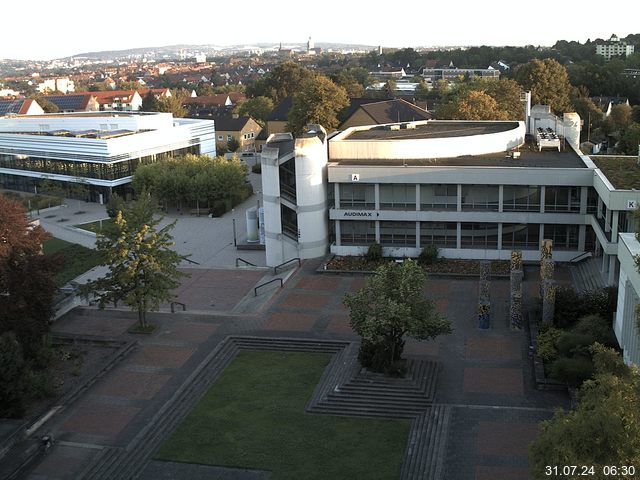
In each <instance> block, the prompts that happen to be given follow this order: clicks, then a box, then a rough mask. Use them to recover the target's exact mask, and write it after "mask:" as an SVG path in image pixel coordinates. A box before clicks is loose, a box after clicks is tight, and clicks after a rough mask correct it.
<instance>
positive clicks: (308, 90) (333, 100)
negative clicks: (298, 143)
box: [287, 75, 349, 135]
mask: <svg viewBox="0 0 640 480" xmlns="http://www.w3.org/2000/svg"><path fill="white" fill-rule="evenodd" d="M348 105H349V98H348V97H347V92H346V90H345V89H344V88H342V87H339V86H338V85H336V84H335V83H333V82H332V81H331V80H329V79H328V78H327V77H325V76H324V75H316V76H315V77H313V78H311V79H309V80H308V81H307V82H306V84H305V86H304V88H303V89H302V91H301V92H300V93H298V94H296V95H295V96H294V97H293V104H292V106H291V110H290V111H289V121H288V122H287V128H288V130H289V131H290V132H293V133H294V134H295V135H299V134H301V133H302V131H303V129H304V127H305V125H307V124H309V123H318V124H320V125H322V126H323V127H324V128H326V129H327V130H328V131H330V130H334V129H335V128H337V127H338V125H339V124H340V121H339V120H338V113H339V112H340V110H342V109H343V108H345V107H347V106H348Z"/></svg>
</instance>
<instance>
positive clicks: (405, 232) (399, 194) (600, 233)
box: [262, 106, 640, 284]
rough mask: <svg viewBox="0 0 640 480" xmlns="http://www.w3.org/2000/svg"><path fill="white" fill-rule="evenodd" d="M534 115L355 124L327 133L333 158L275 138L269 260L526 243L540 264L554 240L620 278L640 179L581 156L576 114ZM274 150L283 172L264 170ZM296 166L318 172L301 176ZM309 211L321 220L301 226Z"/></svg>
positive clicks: (564, 256)
mask: <svg viewBox="0 0 640 480" xmlns="http://www.w3.org/2000/svg"><path fill="white" fill-rule="evenodd" d="M531 111H532V113H531V116H530V117H528V118H527V121H526V122H518V121H511V122H469V121H436V120H428V121H421V122H408V123H399V124H388V125H374V126H371V125H370V126H364V127H352V128H348V129H346V130H345V131H343V132H339V133H337V134H334V135H333V136H331V137H330V138H329V139H328V140H327V143H328V155H327V152H326V151H325V150H324V149H322V148H320V147H319V146H318V148H317V150H313V149H309V148H308V146H306V143H305V144H304V145H305V147H304V149H303V144H302V143H300V144H299V142H301V141H302V140H301V139H296V140H293V139H292V138H291V137H289V138H288V140H287V141H284V140H283V139H282V137H281V136H274V137H273V138H271V139H270V141H269V142H267V144H266V145H265V148H264V149H263V154H262V168H263V177H262V180H263V192H264V194H265V196H266V197H265V222H266V224H267V225H269V229H270V230H267V233H268V234H269V233H270V234H271V240H270V241H269V240H267V262H268V265H275V264H277V263H281V262H282V261H286V260H289V259H290V258H294V257H300V258H310V256H309V255H311V252H312V251H313V254H314V255H316V256H322V255H324V254H325V253H327V252H331V253H333V254H336V255H361V254H363V253H365V252H366V251H367V250H368V248H369V246H370V245H371V244H373V243H380V244H381V245H382V246H383V248H384V254H385V255H386V256H392V257H405V256H411V257H415V256H417V255H418V254H419V253H420V251H421V249H422V248H424V247H425V246H427V245H435V246H437V247H438V248H439V250H440V253H441V255H442V256H444V257H450V258H469V259H508V258H509V257H510V252H511V251H512V250H522V251H523V257H524V260H525V261H537V260H539V248H540V245H541V242H542V240H543V239H552V240H553V244H554V259H555V260H556V261H571V260H572V259H575V258H579V257H580V256H581V255H583V254H585V252H591V254H592V255H594V256H597V257H599V258H601V260H599V261H601V264H600V265H601V272H602V274H603V276H604V277H605V278H606V279H607V281H608V283H609V284H615V283H616V279H617V274H618V264H617V261H616V258H617V257H616V256H617V252H618V234H619V233H620V232H629V231H632V229H633V216H632V212H633V210H635V208H636V205H637V204H639V203H638V202H640V185H638V186H637V187H636V186H624V185H622V186H621V185H617V186H614V184H613V183H612V182H611V181H610V179H608V178H607V176H606V175H605V173H604V172H605V171H606V170H607V168H608V167H607V165H609V164H611V165H614V164H615V162H618V159H615V158H612V159H607V158H606V157H598V165H596V163H594V161H592V160H591V159H590V158H589V157H588V156H585V155H582V154H581V153H580V152H579V150H578V148H577V147H578V142H579V133H580V118H579V117H578V116H577V115H576V114H565V115H564V117H563V118H556V117H555V116H553V114H551V113H550V111H549V109H548V108H542V107H538V106H536V107H534V108H533V109H531ZM527 125H528V126H527ZM316 130H317V129H316ZM304 140H305V142H308V141H309V140H308V139H304ZM274 142H275V143H274ZM314 142H315V141H314ZM314 144H315V143H314ZM270 147H271V148H270ZM274 148H275V149H277V153H275V152H276V150H274ZM299 150H300V153H299ZM303 151H304V152H305V153H304V155H303V154H302V152H303ZM267 152H268V154H267V155H265V153H267ZM283 152H285V153H283ZM313 152H315V153H317V155H318V157H317V158H316V159H315V160H311V157H310V156H311V155H314V154H315V153H313ZM276 158H277V159H278V175H275V174H274V175H270V174H269V173H267V174H266V175H265V173H264V172H265V169H266V170H267V171H268V170H269V169H270V168H271V169H273V168H275V167H273V166H272V165H271V164H270V163H269V162H271V163H273V162H275V161H276ZM292 159H295V162H291V160H292ZM302 159H304V160H302ZM632 160H633V163H634V164H635V160H634V159H632ZM299 162H302V163H305V162H308V163H311V164H313V165H314V168H316V169H318V170H317V171H316V173H315V175H314V176H313V177H311V176H309V175H308V174H307V173H305V174H304V175H303V174H301V172H300V170H299V167H298V165H299ZM300 165H302V164H300ZM616 165H617V164H616ZM619 168H622V167H619V166H615V167H614V168H613V170H618V169H619ZM624 168H627V167H626V166H625V167H624ZM629 168H631V167H629ZM637 168H638V169H639V170H640V167H637ZM636 188H637V190H636ZM311 191H313V192H315V193H313V195H312V196H314V197H313V201H306V202H307V203H305V204H304V205H301V204H299V197H300V193H299V192H303V194H304V195H306V194H307V192H311ZM320 192H326V196H325V197H323V198H321V197H322V195H321V194H320ZM310 195H311V194H310ZM316 197H317V198H316ZM268 202H271V203H272V205H271V207H270V208H267V203H268ZM312 211H313V212H314V213H315V214H317V215H318V218H316V219H315V221H314V222H313V223H312V224H311V225H308V224H306V225H307V226H304V225H303V224H305V222H302V221H301V218H302V216H305V215H307V214H308V213H309V212H312ZM325 229H326V230H325ZM325 234H326V235H325ZM268 238H269V235H268ZM314 242H317V243H314ZM323 242H324V243H323ZM303 243H305V244H304V245H303ZM310 243H313V244H314V248H315V246H317V247H318V249H317V250H312V249H311V248H310ZM322 245H325V248H324V250H323V247H322ZM270 249H272V250H273V251H274V252H276V253H275V254H270ZM270 262H271V263H270ZM274 262H275V263H274Z"/></svg>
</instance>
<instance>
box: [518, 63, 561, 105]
mask: <svg viewBox="0 0 640 480" xmlns="http://www.w3.org/2000/svg"><path fill="white" fill-rule="evenodd" d="M516 80H517V81H518V83H520V85H522V87H523V88H524V89H525V90H530V91H531V100H532V101H533V103H534V104H542V105H549V106H550V107H551V110H553V112H554V113H556V114H558V115H562V114H563V113H565V112H569V111H571V99H570V94H571V83H570V82H569V75H568V74H567V69H566V68H565V67H564V66H563V65H561V64H560V63H558V62H557V61H556V60H553V59H551V58H545V59H544V60H538V59H534V60H531V61H530V62H529V63H527V64H525V65H523V66H522V67H521V68H520V69H519V70H518V71H517V72H516Z"/></svg>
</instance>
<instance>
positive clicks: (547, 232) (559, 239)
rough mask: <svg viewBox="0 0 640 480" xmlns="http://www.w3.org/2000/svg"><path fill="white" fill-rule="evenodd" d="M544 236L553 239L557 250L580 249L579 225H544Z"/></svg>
mask: <svg viewBox="0 0 640 480" xmlns="http://www.w3.org/2000/svg"><path fill="white" fill-rule="evenodd" d="M544 238H550V239H551V240H553V248H554V249H557V250H577V249H578V225H550V224H546V225H545V226H544Z"/></svg>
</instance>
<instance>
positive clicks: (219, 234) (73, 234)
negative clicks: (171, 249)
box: [32, 173, 266, 281]
mask: <svg viewBox="0 0 640 480" xmlns="http://www.w3.org/2000/svg"><path fill="white" fill-rule="evenodd" d="M249 179H250V181H251V183H252V184H253V187H254V195H253V196H252V197H250V198H249V199H247V200H246V201H245V202H243V203H242V204H240V205H238V206H236V207H235V208H234V209H233V210H232V211H231V212H227V213H226V214H225V215H223V216H222V217H220V218H209V217H207V216H201V217H196V216H194V215H181V214H178V213H177V212H175V211H171V212H169V214H167V215H165V217H164V219H163V221H162V222H161V223H160V226H164V225H166V224H168V223H170V222H173V221H175V222H176V227H175V228H174V230H173V232H172V235H173V237H174V239H175V242H176V250H177V251H178V252H179V253H181V254H182V255H190V257H189V258H190V259H191V260H193V261H195V262H197V263H198V264H199V265H194V264H189V263H187V262H185V263H184V265H185V266H189V267H192V268H193V267H196V268H229V267H235V259H236V258H237V257H242V258H244V259H245V260H248V261H250V262H251V263H253V264H255V265H259V266H264V265H266V260H265V253H264V251H260V250H255V251H254V250H243V251H238V250H237V249H236V247H235V246H234V236H233V225H234V221H235V226H236V243H243V242H244V239H245V238H246V217H245V212H246V211H247V210H248V209H249V208H251V207H255V206H257V205H258V203H259V202H260V204H261V202H262V193H261V190H262V185H261V183H260V182H261V177H260V175H257V174H254V173H251V174H249ZM79 212H82V213H79ZM32 218H34V219H36V218H37V219H39V220H40V223H41V225H42V226H43V227H44V228H45V229H46V230H47V231H48V232H50V233H51V234H52V235H53V236H54V237H57V238H61V239H62V240H66V241H68V242H73V243H78V244H80V245H84V246H85V247H88V248H94V247H95V235H93V234H91V233H90V232H86V231H83V230H81V229H78V228H74V225H80V224H83V223H89V222H94V221H97V220H101V219H106V218H108V215H107V213H106V210H105V206H104V205H99V204H97V203H87V202H82V201H80V202H79V201H78V200H67V201H66V206H62V207H54V208H51V209H47V210H42V211H41V212H40V214H39V215H38V214H37V212H33V215H32ZM100 274H101V271H98V272H97V273H96V274H95V275H92V277H95V276H96V275H100ZM84 278H86V277H83V278H81V279H80V280H79V281H83V279H84Z"/></svg>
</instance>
